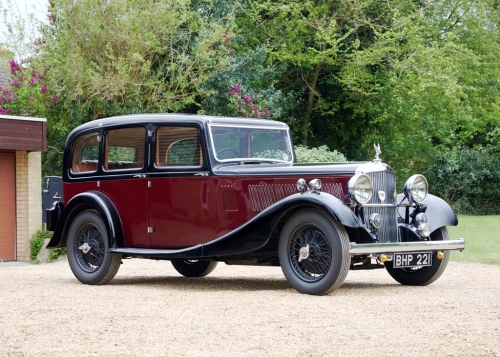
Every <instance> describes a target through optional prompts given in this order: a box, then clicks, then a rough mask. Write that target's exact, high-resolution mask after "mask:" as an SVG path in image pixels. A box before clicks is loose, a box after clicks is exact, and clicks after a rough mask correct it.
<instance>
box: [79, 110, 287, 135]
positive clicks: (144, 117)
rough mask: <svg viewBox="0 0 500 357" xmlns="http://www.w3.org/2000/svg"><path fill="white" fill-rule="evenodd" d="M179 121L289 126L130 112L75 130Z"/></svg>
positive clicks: (279, 123) (92, 122)
mask: <svg viewBox="0 0 500 357" xmlns="http://www.w3.org/2000/svg"><path fill="white" fill-rule="evenodd" d="M177 122H198V123H203V124H206V123H214V124H239V125H252V126H253V125H263V126H275V127H281V128H284V127H287V125H286V124H284V123H282V122H278V121H274V120H266V119H244V118H228V117H216V116H208V115H196V114H130V115H120V116H115V117H110V118H103V119H97V120H92V121H90V122H88V123H85V124H83V125H80V126H79V127H77V128H76V129H75V130H74V132H80V131H85V130H87V129H92V128H100V127H108V126H115V125H123V124H142V123H177Z"/></svg>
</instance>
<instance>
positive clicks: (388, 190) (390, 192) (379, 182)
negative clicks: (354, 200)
mask: <svg viewBox="0 0 500 357" xmlns="http://www.w3.org/2000/svg"><path fill="white" fill-rule="evenodd" d="M366 174H367V175H368V176H370V178H371V180H372V182H373V197H372V199H371V200H370V202H369V203H370V204H392V205H394V207H365V208H363V210H364V217H365V224H366V226H367V228H370V223H369V222H368V218H369V217H370V215H371V214H372V213H378V214H380V215H381V216H382V226H381V227H380V229H379V230H378V239H379V242H380V243H387V242H398V241H399V240H400V239H399V237H398V220H397V216H396V215H397V212H396V206H395V201H396V198H395V197H394V193H395V192H396V178H395V176H394V174H393V173H392V172H388V171H379V172H369V173H366ZM379 192H385V200H383V201H382V200H381V199H380V194H379Z"/></svg>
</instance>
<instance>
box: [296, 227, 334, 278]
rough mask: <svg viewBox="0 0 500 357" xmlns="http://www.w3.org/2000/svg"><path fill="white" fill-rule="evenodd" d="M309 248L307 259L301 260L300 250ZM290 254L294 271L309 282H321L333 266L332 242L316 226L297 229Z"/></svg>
mask: <svg viewBox="0 0 500 357" xmlns="http://www.w3.org/2000/svg"><path fill="white" fill-rule="evenodd" d="M307 246H309V255H308V257H307V259H303V260H300V250H301V249H302V248H304V247H307ZM289 254H290V261H291V263H292V267H293V269H294V271H295V272H296V273H297V275H298V276H299V277H300V278H302V279H303V280H305V281H309V282H314V281H319V280H321V279H322V278H323V276H324V275H325V274H326V273H327V272H328V270H329V269H330V265H331V264H332V249H331V246H330V242H329V240H328V238H327V237H326V234H325V232H323V231H322V230H321V228H319V227H318V226H317V225H315V224H310V223H305V224H302V225H300V226H299V227H297V229H296V230H295V231H294V232H293V233H292V238H291V239H290V247H289ZM299 260H300V261H299Z"/></svg>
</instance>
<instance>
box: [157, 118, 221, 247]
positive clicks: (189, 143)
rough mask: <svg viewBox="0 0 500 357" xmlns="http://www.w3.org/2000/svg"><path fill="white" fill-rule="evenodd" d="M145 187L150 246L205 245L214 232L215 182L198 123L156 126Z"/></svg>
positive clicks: (215, 216)
mask: <svg viewBox="0 0 500 357" xmlns="http://www.w3.org/2000/svg"><path fill="white" fill-rule="evenodd" d="M154 138H155V150H154V153H153V155H152V156H153V157H154V164H153V167H152V170H151V175H150V179H149V180H148V181H149V182H150V183H149V186H150V187H149V191H148V192H149V222H150V228H151V233H150V242H151V247H153V248H182V247H189V246H193V245H197V244H202V243H206V242H209V241H211V240H213V239H214V238H215V233H216V230H217V225H218V223H217V210H216V203H215V196H214V190H213V184H212V181H211V177H210V175H209V170H208V162H207V161H208V160H207V159H206V158H205V149H204V147H205V145H204V141H203V140H202V137H201V135H200V128H199V126H198V125H197V124H184V125H180V124H179V125H168V126H158V127H156V129H155V132H154Z"/></svg>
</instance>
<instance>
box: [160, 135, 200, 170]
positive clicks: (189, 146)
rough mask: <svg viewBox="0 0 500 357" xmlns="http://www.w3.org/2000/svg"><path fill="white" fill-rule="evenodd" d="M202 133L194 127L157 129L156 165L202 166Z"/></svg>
mask: <svg viewBox="0 0 500 357" xmlns="http://www.w3.org/2000/svg"><path fill="white" fill-rule="evenodd" d="M202 165H203V156H202V150H201V144H200V134H199V132H198V129H197V128H192V127H161V128H158V129H157V131H156V166H158V167H165V166H197V167H199V166H202Z"/></svg>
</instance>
